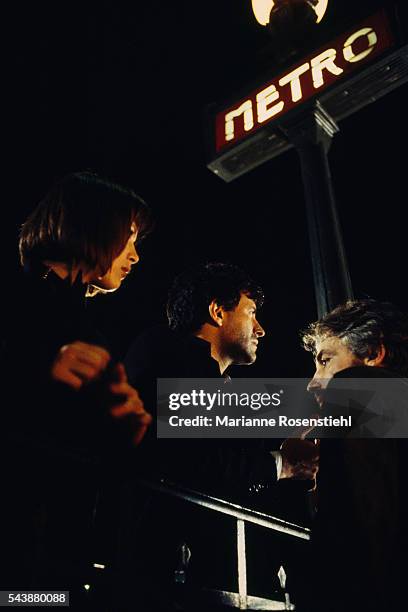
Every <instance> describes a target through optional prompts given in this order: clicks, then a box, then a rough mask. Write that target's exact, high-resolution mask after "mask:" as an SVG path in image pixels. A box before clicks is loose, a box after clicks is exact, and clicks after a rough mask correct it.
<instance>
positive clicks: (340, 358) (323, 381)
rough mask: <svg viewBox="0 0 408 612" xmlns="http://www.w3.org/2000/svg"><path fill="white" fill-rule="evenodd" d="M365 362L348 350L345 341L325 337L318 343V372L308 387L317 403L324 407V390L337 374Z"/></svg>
mask: <svg viewBox="0 0 408 612" xmlns="http://www.w3.org/2000/svg"><path fill="white" fill-rule="evenodd" d="M364 363H365V361H364V360H363V359H360V358H359V357H357V356H356V355H355V354H354V353H352V352H351V350H350V349H349V348H348V346H347V344H346V342H345V340H344V339H341V338H337V336H325V337H322V338H318V339H317V341H316V357H315V365H316V372H315V374H314V376H313V378H312V380H311V381H310V382H309V384H308V386H307V390H308V391H309V392H310V393H313V394H314V396H315V398H316V401H317V403H318V404H319V406H320V407H322V405H323V403H324V390H325V389H326V387H327V385H328V383H329V381H330V380H331V379H332V378H333V376H334V375H335V374H337V372H340V371H341V370H345V369H346V368H351V367H355V366H360V365H364Z"/></svg>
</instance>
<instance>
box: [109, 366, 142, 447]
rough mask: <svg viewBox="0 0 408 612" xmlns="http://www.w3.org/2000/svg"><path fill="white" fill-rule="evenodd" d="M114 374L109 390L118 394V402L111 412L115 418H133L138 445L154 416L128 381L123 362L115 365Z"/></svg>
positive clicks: (134, 436)
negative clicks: (146, 408) (147, 410)
mask: <svg viewBox="0 0 408 612" xmlns="http://www.w3.org/2000/svg"><path fill="white" fill-rule="evenodd" d="M113 376H114V381H113V382H111V383H110V384H109V390H110V391H111V392H112V393H113V395H114V396H117V403H116V404H115V405H114V406H113V408H111V410H110V414H111V415H112V417H113V418H115V419H123V418H126V417H128V418H129V417H130V418H131V423H132V425H133V430H134V431H133V444H134V445H135V446H137V445H138V444H139V443H140V442H141V440H142V439H143V436H144V435H145V433H146V430H147V428H148V427H149V425H150V423H151V422H152V417H151V416H150V414H149V413H148V412H146V411H145V409H144V406H143V402H142V400H141V399H140V397H139V393H138V392H137V390H136V389H134V388H133V387H132V386H131V385H130V384H129V383H128V379H127V376H126V371H125V368H124V366H123V364H121V363H118V364H117V365H116V366H115V369H114V371H113Z"/></svg>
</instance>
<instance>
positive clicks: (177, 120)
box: [2, 0, 408, 377]
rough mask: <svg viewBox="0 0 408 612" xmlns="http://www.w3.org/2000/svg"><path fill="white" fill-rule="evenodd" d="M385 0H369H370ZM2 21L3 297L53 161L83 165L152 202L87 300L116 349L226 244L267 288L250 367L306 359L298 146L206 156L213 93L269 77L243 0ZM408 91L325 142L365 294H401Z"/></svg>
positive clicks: (364, 6)
mask: <svg viewBox="0 0 408 612" xmlns="http://www.w3.org/2000/svg"><path fill="white" fill-rule="evenodd" d="M356 4H357V3H355V2H351V1H343V2H334V0H332V2H331V3H330V2H329V6H330V9H329V11H328V13H327V21H326V24H327V25H325V26H324V27H327V28H334V29H335V28H336V27H337V28H339V24H342V23H343V22H344V24H346V22H347V23H348V22H350V21H351V22H353V19H354V18H357V16H358V15H357V9H356V7H355V5H356ZM381 4H383V3H381V2H378V1H377V2H376V1H372V2H367V1H363V2H361V1H360V0H359V2H358V12H359V13H360V12H363V11H364V12H365V14H369V13H370V11H371V12H375V10H376V8H377V7H378V5H381ZM4 28H5V34H6V43H7V46H6V53H5V56H4V59H5V62H4V63H5V71H4V72H3V77H2V81H3V83H2V91H3V94H2V95H3V102H4V101H7V106H6V109H5V110H4V111H3V127H4V131H3V135H4V139H3V145H4V147H3V156H4V157H3V232H2V237H3V240H2V262H3V272H2V277H3V299H7V293H8V292H9V291H11V290H12V287H13V283H14V282H15V273H16V270H17V268H18V257H17V246H16V245H17V236H18V228H19V225H20V224H21V223H22V222H23V221H24V219H25V216H26V215H27V213H28V212H30V211H31V209H32V208H33V207H34V206H35V204H36V203H37V201H38V200H39V199H40V198H41V196H42V195H43V194H44V193H45V192H46V191H47V189H48V188H49V186H50V184H51V183H52V181H53V180H54V179H55V178H56V177H59V176H62V175H64V174H65V173H66V172H71V171H77V170H82V169H85V168H88V169H92V170H95V171H97V172H99V173H100V174H102V175H106V176H108V177H110V178H113V179H115V180H117V181H118V182H123V183H124V184H127V185H129V186H130V187H132V188H134V189H135V191H136V192H138V193H140V194H141V195H142V196H143V198H144V199H145V200H146V201H147V202H148V203H149V204H150V205H151V207H152V208H153V210H154V214H155V218H156V229H155V232H154V233H153V234H152V235H151V236H150V237H149V238H148V239H147V240H146V241H145V243H144V244H143V245H142V247H141V252H140V254H141V261H140V263H139V264H138V266H137V267H136V269H135V270H134V272H133V274H132V275H131V276H130V277H129V278H128V279H126V281H125V283H124V285H123V287H122V288H121V290H120V291H118V292H117V293H115V294H112V295H108V296H102V297H98V298H95V300H92V301H91V303H90V305H89V308H91V309H92V311H93V312H94V316H95V318H96V319H97V320H98V322H99V325H100V326H101V327H102V328H103V330H104V331H105V333H106V334H107V335H108V336H109V337H110V339H111V341H112V342H113V344H114V346H115V348H116V350H117V351H118V352H123V351H125V350H126V348H127V346H128V345H129V343H130V342H131V340H132V338H133V337H134V336H135V335H137V333H139V332H140V331H142V330H143V329H144V328H145V327H147V326H149V325H153V324H155V323H157V322H159V321H163V320H164V304H165V296H166V291H167V288H168V286H169V284H170V282H171V280H172V278H173V277H174V276H175V274H176V273H178V272H180V271H181V270H183V269H184V268H185V267H186V266H187V265H190V264H191V263H194V262H196V261H197V262H198V261H204V260H222V261H231V262H234V263H237V264H239V265H241V266H243V267H244V268H246V269H247V270H248V271H249V272H250V273H251V274H252V275H253V276H254V277H255V278H257V279H258V280H259V282H260V283H261V284H262V285H263V286H264V289H265V293H266V303H265V306H264V309H263V310H262V312H261V314H260V317H259V318H260V321H261V323H262V324H263V325H264V327H265V329H266V331H267V335H266V337H265V339H264V340H263V342H262V346H261V347H260V349H259V358H258V361H257V363H256V364H255V365H254V366H253V367H252V368H251V375H253V376H262V375H267V376H274V377H275V376H308V375H309V374H311V373H312V370H313V367H312V362H311V359H310V356H309V355H307V354H305V353H303V351H302V349H301V348H300V345H299V340H298V330H299V328H301V327H302V326H304V325H305V324H306V323H307V322H309V321H311V320H313V319H315V318H316V308H315V301H314V291H313V282H312V272H311V263H310V254H309V245H308V236H307V228H306V218H305V206H304V196H303V186H302V182H301V176H300V167H299V162H298V158H297V154H296V152H295V151H293V150H292V151H290V152H288V153H285V154H283V155H282V156H281V157H279V158H277V159H274V160H272V161H271V162H268V163H267V164H265V165H264V166H262V167H260V168H258V169H256V170H254V171H253V172H251V173H250V174H248V175H246V176H244V177H241V178H239V179H237V180H236V181H234V182H232V183H230V184H226V183H224V182H223V181H222V180H221V179H220V178H217V177H216V176H215V175H214V174H212V173H211V172H210V171H209V170H208V169H207V168H206V162H207V161H208V159H207V152H206V149H205V144H204V143H205V136H204V125H203V116H204V113H205V109H206V107H207V106H208V104H211V103H218V102H222V100H223V99H225V98H228V97H231V96H232V95H233V94H234V92H235V91H238V90H239V89H240V88H242V87H244V86H245V84H246V83H247V82H250V81H251V80H253V79H255V78H256V76H257V74H258V73H259V72H260V71H261V70H262V71H265V69H266V68H268V69H269V70H270V74H271V76H273V67H272V68H270V66H269V67H268V60H267V57H266V56H265V53H264V52H263V51H262V50H263V49H264V47H265V45H267V43H268V37H267V34H266V32H265V31H264V30H263V29H262V28H261V27H260V26H258V25H257V24H256V22H255V20H254V18H253V15H252V11H251V6H250V2H249V0H248V1H244V0H243V1H242V2H236V0H211V1H208V2H187V1H185V2H176V3H174V2H166V1H164V0H158V1H157V2H156V1H153V0H149V1H147V0H146V1H145V2H140V1H139V2H138V1H137V0H135V1H134V2H132V3H130V2H125V1H123V0H115V1H114V2H113V1H105V2H98V3H93V2H86V1H84V2H82V3H81V4H76V3H75V2H67V1H66V0H60V1H59V2H54V3H53V4H48V3H44V2H38V3H37V2H35V3H30V4H29V3H28V2H16V3H14V4H13V8H12V9H9V12H8V14H6V13H5V14H4ZM333 31H334V30H333ZM333 37H335V36H333ZM329 39H330V36H329ZM311 48H313V44H311ZM407 103H408V89H407V86H403V87H401V88H399V89H398V90H396V91H394V92H393V93H392V94H390V95H388V96H386V97H385V98H382V99H381V100H379V101H377V102H375V103H374V104H372V105H369V106H368V107H366V108H364V109H363V110H362V111H360V112H358V113H357V114H356V115H354V116H352V117H349V118H348V119H346V120H344V121H343V122H341V124H340V128H341V130H340V133H339V134H338V135H337V136H336V137H335V140H334V143H333V146H332V150H331V152H330V164H331V170H332V175H333V181H334V187H335V193H336V198H337V203H338V209H339V214H340V218H341V222H342V227H343V233H344V240H345V245H346V250H347V254H348V258H349V264H350V271H351V276H352V281H353V286H354V291H355V294H356V296H357V297H366V296H370V297H373V298H378V299H389V300H391V301H394V302H396V303H397V304H398V305H399V306H400V307H402V308H404V309H406V308H407V307H408V298H407V295H406V290H405V287H406V241H407V236H406V222H405V218H406V215H405V207H406V175H407V167H406V151H405V147H406V141H407V122H406V112H407V108H408V104H407ZM241 370H244V369H243V368H241ZM245 373H246V374H247V375H248V374H249V372H245Z"/></svg>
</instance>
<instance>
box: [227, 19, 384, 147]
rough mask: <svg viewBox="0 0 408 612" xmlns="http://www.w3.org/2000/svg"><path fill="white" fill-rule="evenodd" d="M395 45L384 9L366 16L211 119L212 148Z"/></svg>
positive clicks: (235, 140)
mask: <svg viewBox="0 0 408 612" xmlns="http://www.w3.org/2000/svg"><path fill="white" fill-rule="evenodd" d="M393 43H394V40H393V36H392V33H391V29H390V27H389V22H388V18H387V15H386V13H385V12H383V11H381V12H380V13H378V14H376V15H374V16H372V17H369V18H367V19H365V20H364V21H363V22H362V23H360V24H359V25H358V26H356V27H355V28H353V29H352V30H349V31H348V32H346V33H344V34H342V35H341V36H339V37H338V38H336V39H335V40H334V41H332V42H331V43H329V44H327V45H326V46H325V47H324V48H321V49H319V50H317V51H315V52H314V53H313V54H312V55H309V56H307V57H305V58H303V59H302V60H301V61H299V62H298V64H296V65H294V66H292V67H291V68H290V69H288V70H286V71H285V72H284V73H282V74H279V75H277V76H276V77H275V78H274V79H272V80H270V81H268V82H267V83H265V84H264V85H263V86H262V87H259V88H258V89H256V90H254V91H252V92H251V93H250V94H249V95H247V96H246V97H245V98H242V99H240V100H239V101H238V102H236V103H235V104H233V105H232V106H230V107H229V108H227V109H225V110H223V111H221V112H219V113H218V114H217V115H216V117H215V131H216V133H215V150H216V152H217V153H220V152H221V151H223V150H224V149H226V148H227V147H229V146H231V145H234V144H236V143H238V142H239V141H241V140H242V139H244V138H245V137H247V136H248V135H250V134H252V133H254V132H255V131H257V130H258V129H259V128H261V127H262V126H264V125H266V124H268V123H270V122H272V121H276V120H277V119H278V118H279V117H282V116H283V115H285V114H286V113H287V112H288V111H290V110H292V109H294V108H295V107H297V106H301V105H302V104H303V103H304V102H305V101H306V100H308V99H311V98H312V97H314V96H316V95H317V94H319V93H320V92H323V91H325V90H326V89H327V88H329V87H330V86H332V85H334V84H335V83H336V82H337V81H340V80H342V79H344V78H345V77H346V76H347V75H349V74H351V73H352V72H354V71H357V70H358V68H359V67H360V66H362V65H363V64H364V63H366V62H367V63H368V62H370V61H371V60H372V59H374V57H375V56H379V55H381V54H382V53H383V52H384V51H386V50H387V49H389V48H390V47H392V45H393Z"/></svg>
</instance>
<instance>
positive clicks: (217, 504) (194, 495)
mask: <svg viewBox="0 0 408 612" xmlns="http://www.w3.org/2000/svg"><path fill="white" fill-rule="evenodd" d="M137 482H138V483H139V484H140V485H141V486H143V487H146V488H148V489H151V490H153V491H156V492H158V493H163V494H165V495H171V496H173V497H178V498H179V499H183V500H185V501H187V502H190V503H192V504H196V505H198V506H202V507H204V508H208V509H209V510H214V511H215V512H221V513H222V514H227V515H229V516H233V517H234V518H236V519H237V520H241V521H245V522H246V523H253V524H255V525H260V526H261V527H265V528H266V529H272V530H274V531H279V532H280V533H284V534H286V535H289V536H293V537H295V538H300V539H303V540H310V529H308V528H307V527H302V526H300V525H296V524H294V523H289V522H288V521H284V520H283V519H280V518H277V517H276V516H271V515H269V514H265V513H263V512H259V511H257V510H251V509H249V508H244V507H243V506H240V505H238V504H234V503H231V502H229V501H226V500H224V499H218V498H217V497H213V496H211V495H207V494H206V493H201V492H199V491H193V490H192V489H187V488H185V487H182V486H180V485H178V484H176V483H173V482H171V481H169V480H166V479H164V478H163V479H161V480H160V481H158V482H155V481H151V480H144V479H138V480H137Z"/></svg>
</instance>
